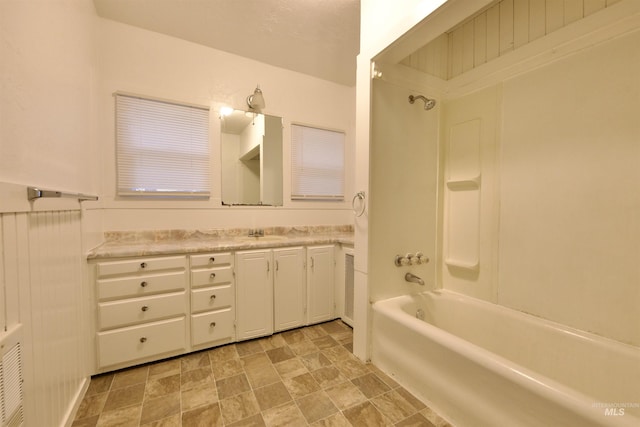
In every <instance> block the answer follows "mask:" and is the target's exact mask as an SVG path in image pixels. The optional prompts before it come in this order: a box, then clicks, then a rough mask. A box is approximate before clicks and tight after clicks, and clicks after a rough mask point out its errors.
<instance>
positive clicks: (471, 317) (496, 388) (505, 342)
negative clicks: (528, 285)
mask: <svg viewBox="0 0 640 427" xmlns="http://www.w3.org/2000/svg"><path fill="white" fill-rule="evenodd" d="M418 310H421V313H420V314H422V313H424V315H423V316H420V317H424V320H420V319H418V318H417V317H416V312H418ZM636 321H637V319H636ZM371 341H372V349H371V359H372V362H373V363H374V364H375V365H376V366H378V367H379V368H380V369H382V370H383V371H384V372H386V373H388V374H389V375H391V376H392V377H393V378H395V379H396V380H397V381H398V382H399V383H401V384H402V385H403V386H404V387H405V388H407V389H408V390H410V391H411V392H412V393H414V394H415V395H416V396H417V397H419V398H421V399H423V400H424V401H425V402H426V403H428V404H429V406H431V407H432V409H434V410H435V411H436V412H438V413H440V414H441V415H443V416H444V417H445V418H447V419H448V420H449V421H450V422H451V423H452V424H453V425H455V426H456V427H466V426H469V427H481V426H488V427H501V426H509V427H512V426H513V427H515V426H536V427H537V426H540V427H555V426H561V427H570V426H576V427H588V426H624V427H627V426H629V427H631V426H636V427H637V426H640V348H638V347H634V346H631V345H625V344H622V343H620V342H617V341H613V340H609V339H606V338H602V337H599V336H596V335H593V334H589V333H585V332H582V331H578V330H575V329H571V328H568V327H566V326H563V325H560V324H557V323H553V322H549V321H546V320H544V319H540V318H537V317H534V316H531V315H528V314H524V313H521V312H518V311H515V310H511V309H508V308H505V307H502V306H499V305H496V304H491V303H487V302H484V301H480V300H477V299H474V298H469V297H466V296H462V295H460V294H456V293H453V292H449V291H444V290H442V291H432V292H426V293H423V294H416V295H405V296H400V297H396V298H392V299H388V300H384V301H378V302H376V303H374V304H373V328H372V334H371Z"/></svg>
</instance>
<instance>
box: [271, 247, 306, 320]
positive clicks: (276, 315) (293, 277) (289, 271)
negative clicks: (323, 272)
mask: <svg viewBox="0 0 640 427" xmlns="http://www.w3.org/2000/svg"><path fill="white" fill-rule="evenodd" d="M273 262H274V273H273V274H274V276H273V321H274V328H275V331H276V332H277V331H282V330H285V329H291V328H295V327H298V326H302V325H304V323H305V316H304V313H305V306H306V286H307V284H306V282H305V271H304V248H302V247H296V248H286V249H274V250H273Z"/></svg>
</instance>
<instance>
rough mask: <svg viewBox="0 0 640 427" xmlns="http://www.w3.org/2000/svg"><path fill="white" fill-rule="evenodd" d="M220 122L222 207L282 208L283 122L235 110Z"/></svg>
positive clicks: (273, 117) (262, 115)
mask: <svg viewBox="0 0 640 427" xmlns="http://www.w3.org/2000/svg"><path fill="white" fill-rule="evenodd" d="M220 120H221V137H220V145H221V156H222V157H221V159H222V204H223V205H252V206H254V205H255V206H282V118H281V117H276V116H268V115H265V114H257V113H252V112H246V111H241V110H233V112H232V113H230V114H227V115H223V116H222V117H221V118H220Z"/></svg>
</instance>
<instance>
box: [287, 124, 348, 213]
mask: <svg viewBox="0 0 640 427" xmlns="http://www.w3.org/2000/svg"><path fill="white" fill-rule="evenodd" d="M291 181H292V182H291V199H293V200H299V199H318V200H322V199H328V200H344V133H343V132H336V131H330V130H326V129H318V128H313V127H308V126H301V125H292V126H291Z"/></svg>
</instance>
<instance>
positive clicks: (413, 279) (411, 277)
mask: <svg viewBox="0 0 640 427" xmlns="http://www.w3.org/2000/svg"><path fill="white" fill-rule="evenodd" d="M404 280H406V281H407V282H413V283H417V284H419V285H422V286H424V280H422V279H421V278H419V277H418V276H416V275H415V274H413V273H407V274H405V275H404Z"/></svg>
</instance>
